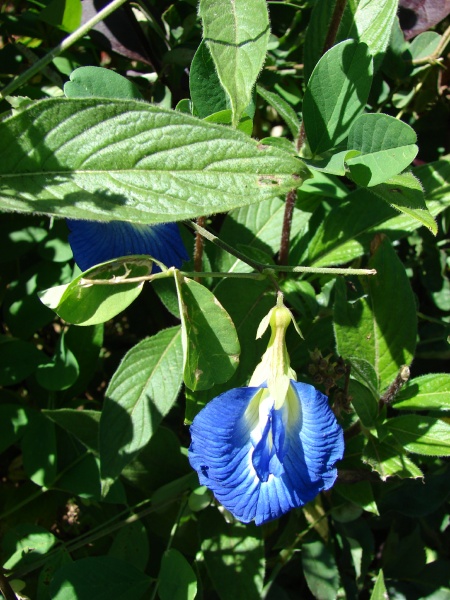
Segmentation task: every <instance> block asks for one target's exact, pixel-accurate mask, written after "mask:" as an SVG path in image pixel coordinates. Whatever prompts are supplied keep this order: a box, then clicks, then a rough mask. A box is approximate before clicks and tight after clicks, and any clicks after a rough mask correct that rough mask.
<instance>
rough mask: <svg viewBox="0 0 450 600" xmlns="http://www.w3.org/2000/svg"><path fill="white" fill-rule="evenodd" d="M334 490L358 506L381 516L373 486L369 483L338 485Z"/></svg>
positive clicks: (358, 482) (359, 482)
mask: <svg viewBox="0 0 450 600" xmlns="http://www.w3.org/2000/svg"><path fill="white" fill-rule="evenodd" d="M333 489H334V491H336V492H337V493H338V494H340V495H341V496H343V497H344V498H345V499H346V500H349V501H350V502H353V504H356V506H360V507H361V508H363V509H364V510H366V511H367V512H371V513H372V514H374V515H378V516H379V514H380V513H379V511H378V507H377V504H376V502H375V498H374V495H373V490H372V486H371V485H370V483H369V482H368V481H357V482H356V483H351V484H345V483H338V484H337V485H335V486H334V488H333Z"/></svg>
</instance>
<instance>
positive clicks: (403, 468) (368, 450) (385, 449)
mask: <svg viewBox="0 0 450 600" xmlns="http://www.w3.org/2000/svg"><path fill="white" fill-rule="evenodd" d="M362 460H363V462H364V463H366V464H368V465H370V466H371V467H372V469H373V470H374V471H376V472H377V473H378V474H379V475H380V477H381V479H382V480H383V481H386V479H387V478H388V477H393V476H397V477H402V478H405V477H412V478H414V479H417V478H419V477H423V473H422V471H421V470H420V469H419V467H418V466H417V465H416V464H415V463H414V462H413V461H412V460H411V459H410V458H408V456H406V454H404V452H403V450H402V447H401V446H400V445H399V444H398V442H397V441H396V439H395V438H394V436H393V435H390V434H389V435H387V436H386V437H385V438H384V439H383V441H382V442H380V441H379V440H378V439H377V438H376V437H374V436H372V435H371V436H369V439H368V441H367V445H366V447H365V448H364V451H363V454H362Z"/></svg>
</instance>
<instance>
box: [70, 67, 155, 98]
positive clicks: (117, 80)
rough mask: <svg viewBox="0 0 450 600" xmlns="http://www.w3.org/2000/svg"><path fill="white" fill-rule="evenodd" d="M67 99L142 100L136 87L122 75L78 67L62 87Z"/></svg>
mask: <svg viewBox="0 0 450 600" xmlns="http://www.w3.org/2000/svg"><path fill="white" fill-rule="evenodd" d="M64 93H65V95H66V96H67V98H93V97H98V98H124V99H125V98H127V99H130V100H142V99H143V98H142V94H141V93H140V91H139V90H138V89H137V87H136V86H135V85H134V84H133V83H131V81H129V80H128V79H126V78H125V77H122V75H119V74H118V73H116V72H115V71H111V69H103V68H102V67H80V68H79V69H75V71H72V73H71V74H70V81H68V82H67V83H66V84H65V85H64Z"/></svg>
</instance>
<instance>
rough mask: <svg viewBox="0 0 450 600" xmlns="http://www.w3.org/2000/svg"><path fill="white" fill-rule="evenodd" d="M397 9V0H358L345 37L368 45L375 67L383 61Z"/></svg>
mask: <svg viewBox="0 0 450 600" xmlns="http://www.w3.org/2000/svg"><path fill="white" fill-rule="evenodd" d="M397 10H398V1H397V0H377V2H372V0H360V2H359V3H358V7H357V9H356V12H355V15H354V20H353V26H352V28H351V29H350V31H349V32H348V34H347V36H346V37H349V38H354V39H356V40H359V41H360V42H364V43H365V44H367V45H368V47H369V51H370V53H371V54H372V56H373V60H374V66H375V68H378V67H379V66H380V65H381V63H382V61H383V56H384V52H385V50H386V48H387V46H388V44H389V39H390V37H391V30H392V26H393V24H394V20H395V18H396V16H397ZM338 39H342V38H341V37H339V38H338Z"/></svg>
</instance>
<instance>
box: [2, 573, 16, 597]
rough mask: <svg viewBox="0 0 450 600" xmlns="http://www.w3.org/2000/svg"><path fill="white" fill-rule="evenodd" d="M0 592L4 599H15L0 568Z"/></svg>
mask: <svg viewBox="0 0 450 600" xmlns="http://www.w3.org/2000/svg"><path fill="white" fill-rule="evenodd" d="M0 592H1V593H2V595H3V596H4V598H5V600H17V596H16V594H15V593H14V590H13V589H12V587H11V586H10V584H9V581H8V578H7V577H5V575H4V574H3V572H2V571H1V570H0Z"/></svg>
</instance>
